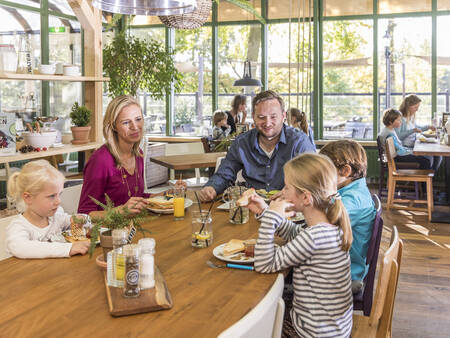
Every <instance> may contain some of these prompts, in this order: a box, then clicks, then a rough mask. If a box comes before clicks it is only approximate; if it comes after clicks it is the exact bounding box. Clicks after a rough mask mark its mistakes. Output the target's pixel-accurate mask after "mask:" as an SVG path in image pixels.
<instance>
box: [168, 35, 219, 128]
mask: <svg viewBox="0 0 450 338" xmlns="http://www.w3.org/2000/svg"><path fill="white" fill-rule="evenodd" d="M211 43H212V40H211V27H201V28H197V29H190V30H176V31H175V49H176V55H175V61H176V63H177V68H178V70H180V71H181V72H182V73H183V76H184V77H183V81H182V90H181V92H180V93H179V94H175V118H174V121H173V128H174V131H175V135H179V136H193V135H196V136H202V135H208V132H209V130H210V127H211V114H212V105H211V97H212V96H211V88H212V87H211V81H212V80H211V70H212V64H211Z"/></svg>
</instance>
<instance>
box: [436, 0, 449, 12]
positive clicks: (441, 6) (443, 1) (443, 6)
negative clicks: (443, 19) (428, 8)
mask: <svg viewBox="0 0 450 338" xmlns="http://www.w3.org/2000/svg"><path fill="white" fill-rule="evenodd" d="M437 9H438V11H445V10H447V11H448V10H450V0H437Z"/></svg>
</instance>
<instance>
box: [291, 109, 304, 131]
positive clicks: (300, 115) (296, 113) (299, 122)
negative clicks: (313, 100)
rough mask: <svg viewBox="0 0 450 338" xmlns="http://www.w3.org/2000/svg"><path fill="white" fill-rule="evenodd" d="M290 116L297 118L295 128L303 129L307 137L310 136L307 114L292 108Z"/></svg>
mask: <svg viewBox="0 0 450 338" xmlns="http://www.w3.org/2000/svg"><path fill="white" fill-rule="evenodd" d="M288 114H289V116H290V118H291V121H292V118H293V117H295V124H296V125H293V127H295V128H299V129H301V131H303V132H304V133H305V134H306V135H309V126H308V121H307V120H306V114H305V112H302V111H300V110H299V109H297V108H290V109H289V110H288Z"/></svg>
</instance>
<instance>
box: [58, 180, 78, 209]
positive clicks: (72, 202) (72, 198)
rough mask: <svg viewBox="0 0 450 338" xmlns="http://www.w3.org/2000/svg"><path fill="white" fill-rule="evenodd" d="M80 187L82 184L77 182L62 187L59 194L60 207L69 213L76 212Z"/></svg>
mask: <svg viewBox="0 0 450 338" xmlns="http://www.w3.org/2000/svg"><path fill="white" fill-rule="evenodd" d="M82 187H83V184H77V185H73V186H71V187H67V188H64V189H63V192H62V194H61V207H62V208H63V209H64V211H65V212H67V213H68V214H70V215H72V214H76V213H77V212H78V204H79V202H80V195H81V188H82Z"/></svg>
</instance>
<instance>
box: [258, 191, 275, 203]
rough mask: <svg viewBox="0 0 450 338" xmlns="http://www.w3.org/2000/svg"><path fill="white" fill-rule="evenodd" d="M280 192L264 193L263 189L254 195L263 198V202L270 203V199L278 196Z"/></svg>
mask: <svg viewBox="0 0 450 338" xmlns="http://www.w3.org/2000/svg"><path fill="white" fill-rule="evenodd" d="M280 191H281V190H270V191H266V190H265V189H258V190H256V193H257V194H258V195H259V196H261V197H262V198H264V200H265V201H270V199H271V197H272V196H274V195H276V194H278V193H279V192H280Z"/></svg>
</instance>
